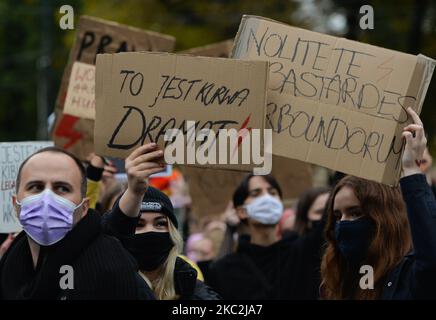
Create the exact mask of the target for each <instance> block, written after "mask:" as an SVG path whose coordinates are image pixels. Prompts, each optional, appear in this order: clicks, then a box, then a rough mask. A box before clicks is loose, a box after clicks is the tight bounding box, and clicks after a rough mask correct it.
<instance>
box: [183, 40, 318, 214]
mask: <svg viewBox="0 0 436 320" xmlns="http://www.w3.org/2000/svg"><path fill="white" fill-rule="evenodd" d="M232 46H233V40H227V41H223V42H219V43H214V44H210V45H207V46H203V47H198V48H192V49H189V50H186V51H181V52H180V53H186V54H192V55H198V56H208V57H226V58H227V57H229V55H230V53H231V49H232ZM181 170H182V172H183V175H184V176H185V178H186V181H187V183H188V185H189V193H190V196H191V199H192V208H191V209H192V214H193V215H194V216H204V215H212V216H216V215H219V214H221V213H222V212H223V211H224V210H225V208H226V204H227V203H228V201H230V200H231V199H232V195H233V192H234V191H235V188H236V187H237V186H238V184H239V183H240V182H241V181H242V179H243V177H244V176H245V175H246V173H238V172H231V171H226V170H216V169H211V168H194V167H187V166H184V167H181ZM272 174H273V175H274V176H275V177H276V179H278V181H279V184H280V186H281V187H282V189H283V198H284V199H285V200H286V199H295V198H297V197H298V196H299V195H300V194H301V193H302V192H303V191H304V190H306V189H307V188H310V187H311V186H312V167H311V165H310V164H308V163H304V162H301V161H297V160H292V159H289V158H284V157H279V156H273V167H272ZM205 190H207V192H205Z"/></svg>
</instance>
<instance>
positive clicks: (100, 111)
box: [94, 52, 268, 170]
mask: <svg viewBox="0 0 436 320" xmlns="http://www.w3.org/2000/svg"><path fill="white" fill-rule="evenodd" d="M96 70H97V73H96V123H95V136H94V137H95V144H96V151H97V152H98V153H100V154H102V155H108V156H118V157H125V156H127V155H128V154H129V153H130V152H131V151H132V150H133V149H135V148H137V147H138V146H140V145H143V144H144V143H147V142H156V143H158V144H159V145H160V146H161V147H162V148H165V147H166V148H168V147H169V145H174V143H176V144H177V143H178V141H179V140H178V139H177V138H176V140H175V141H172V140H165V135H166V133H167V131H168V129H175V130H178V131H179V132H180V133H181V134H180V138H182V139H183V140H184V142H183V145H184V146H183V150H180V149H179V148H178V149H177V150H175V151H174V152H175V153H176V154H177V153H178V152H179V151H180V152H182V153H183V155H182V162H183V163H180V162H177V163H176V164H188V165H189V164H192V165H212V166H215V167H221V168H224V169H234V170H251V169H252V168H254V167H255V166H256V164H258V163H257V162H256V160H255V159H253V158H251V157H250V155H251V151H252V150H255V149H257V150H258V153H259V151H260V153H261V152H262V151H263V148H262V147H263V134H264V132H263V128H264V123H265V104H266V88H267V83H268V80H267V79H268V62H265V61H243V60H233V59H222V58H208V57H192V56H187V55H174V54H166V53H153V52H138V53H136V52H130V53H119V54H104V55H98V57H97V65H96ZM202 129H206V130H202ZM204 131H208V133H207V136H203V137H201V136H202V135H203V133H204ZM224 131H225V132H229V133H234V135H233V134H232V136H233V137H234V139H233V142H235V143H231V142H229V143H228V144H221V142H222V143H226V141H227V140H226V139H219V138H220V136H218V134H221V133H222V132H224ZM240 132H245V133H246V132H250V135H251V138H252V139H253V140H252V144H251V145H250V144H248V146H249V149H247V151H248V153H250V155H248V161H247V162H245V161H240V160H238V159H241V160H243V159H245V156H241V150H243V149H244V146H245V145H246V144H245V142H247V141H249V140H248V138H247V136H246V135H242V134H241V135H240V136H239V137H238V135H239V133H240ZM255 133H258V135H257V140H256V139H255V137H254V136H255ZM215 134H216V135H215ZM239 138H240V139H239ZM218 140H219V141H218ZM255 140H256V141H255ZM217 141H218V142H217ZM173 142H174V143H173ZM239 142H241V143H239ZM239 144H240V145H241V146H242V148H239ZM223 145H224V150H225V152H224V151H222V150H221V149H220V148H221V146H223ZM185 146H186V148H185ZM191 147H192V148H191ZM165 151H167V150H165ZM185 151H186V152H185ZM203 154H204V155H205V157H207V159H206V160H207V163H206V162H205V163H202V162H201V161H200V157H199V155H203ZM223 154H225V156H224V161H221V160H223V159H222V156H223ZM236 155H237V156H236ZM259 156H262V155H259ZM235 158H236V159H237V161H236V162H232V160H233V159H235ZM201 159H204V158H203V157H201ZM166 160H167V157H166ZM191 160H192V161H191ZM209 160H210V161H209Z"/></svg>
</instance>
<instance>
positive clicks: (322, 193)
mask: <svg viewBox="0 0 436 320" xmlns="http://www.w3.org/2000/svg"><path fill="white" fill-rule="evenodd" d="M329 195H330V189H329V188H328V187H317V188H311V189H309V190H307V191H305V192H304V193H303V194H302V195H301V196H300V199H299V200H298V204H297V212H296V219H295V226H294V230H295V231H297V232H298V234H299V235H300V236H303V235H305V234H307V232H308V231H310V230H311V229H312V226H313V222H314V221H319V220H321V218H322V216H323V213H324V211H325V207H326V205H327V201H328V198H329Z"/></svg>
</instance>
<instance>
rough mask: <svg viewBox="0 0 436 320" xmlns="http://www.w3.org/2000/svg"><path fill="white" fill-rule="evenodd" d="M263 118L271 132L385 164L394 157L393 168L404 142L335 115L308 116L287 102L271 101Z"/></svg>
mask: <svg viewBox="0 0 436 320" xmlns="http://www.w3.org/2000/svg"><path fill="white" fill-rule="evenodd" d="M266 118H267V121H268V124H269V126H270V128H271V129H272V130H273V131H274V132H277V133H279V134H287V135H289V138H291V139H299V138H302V139H304V140H305V141H307V142H313V143H317V144H321V145H322V146H323V147H325V148H327V149H331V150H347V151H348V152H349V153H350V154H354V155H360V156H361V157H362V158H369V159H371V160H374V161H377V162H378V163H386V162H387V161H388V159H390V157H396V160H395V168H398V166H399V164H400V154H401V150H402V148H403V146H404V143H405V142H404V141H403V140H402V139H400V138H398V137H397V136H395V135H394V136H393V138H392V139H391V140H388V138H387V137H386V136H385V135H384V134H383V133H380V132H378V131H377V129H376V128H373V129H372V130H371V131H367V130H365V129H364V128H362V127H353V126H350V125H349V124H348V123H347V122H346V121H345V120H344V119H341V118H340V117H337V116H334V115H332V116H328V117H324V116H322V115H321V116H318V115H310V114H309V113H308V112H305V111H302V110H293V108H292V106H291V105H290V104H284V105H282V106H280V107H279V106H277V104H276V103H273V102H271V103H269V104H268V112H267V115H266ZM343 133H344V134H343Z"/></svg>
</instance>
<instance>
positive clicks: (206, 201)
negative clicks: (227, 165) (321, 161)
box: [180, 156, 312, 217]
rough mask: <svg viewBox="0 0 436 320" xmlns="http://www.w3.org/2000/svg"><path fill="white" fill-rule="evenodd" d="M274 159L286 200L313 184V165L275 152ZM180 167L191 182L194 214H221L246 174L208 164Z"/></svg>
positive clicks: (295, 196)
mask: <svg viewBox="0 0 436 320" xmlns="http://www.w3.org/2000/svg"><path fill="white" fill-rule="evenodd" d="M272 161H273V165H272V173H271V174H272V175H273V176H274V177H275V178H276V179H277V181H278V183H279V185H280V187H281V188H282V191H283V201H284V202H285V203H286V202H289V200H291V199H296V198H298V197H299V196H300V194H301V193H303V191H305V190H307V189H308V188H310V187H312V168H311V166H310V165H309V164H307V163H304V162H301V161H298V160H292V159H289V158H284V157H279V156H273V158H272ZM180 169H181V171H182V173H183V176H184V177H186V182H187V183H188V185H189V194H190V196H191V199H192V207H191V212H192V215H193V216H195V217H201V216H216V215H219V214H222V213H223V212H224V210H225V209H226V206H227V204H228V202H229V201H231V200H232V197H233V193H234V192H235V190H236V188H237V187H238V185H239V184H240V183H241V181H242V179H243V178H244V177H245V176H246V175H247V173H243V172H232V171H225V170H215V169H209V168H205V169H202V168H193V167H181V168H180Z"/></svg>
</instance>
